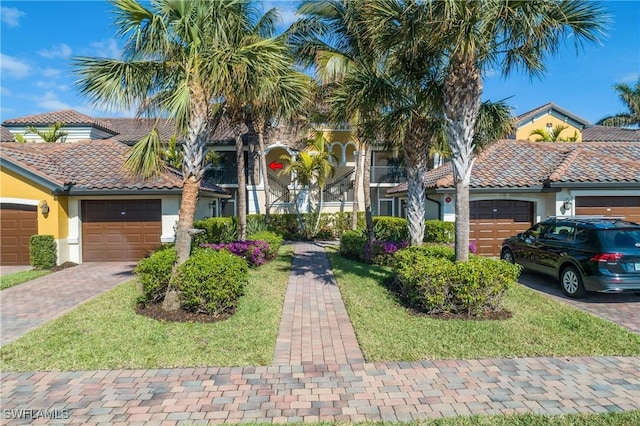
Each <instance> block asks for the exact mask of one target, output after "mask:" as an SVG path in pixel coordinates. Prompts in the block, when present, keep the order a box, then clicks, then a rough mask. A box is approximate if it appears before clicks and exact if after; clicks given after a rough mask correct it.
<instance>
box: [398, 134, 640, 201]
mask: <svg viewBox="0 0 640 426" xmlns="http://www.w3.org/2000/svg"><path fill="white" fill-rule="evenodd" d="M639 158H640V144H638V143H633V142H629V143H625V142H614V143H609V142H573V143H570V142H562V143H554V142H530V141H514V140H501V141H498V142H496V143H494V144H492V145H491V146H489V147H487V148H485V150H484V151H483V152H482V153H481V154H480V155H478V157H477V160H476V162H475V165H474V167H473V170H472V175H471V186H470V187H471V189H472V190H473V189H482V188H487V189H513V190H516V191H517V190H518V189H525V188H528V189H538V188H539V189H542V187H543V186H545V185H547V186H549V185H550V186H562V184H568V183H571V184H576V183H585V184H588V183H596V182H598V183H606V182H624V183H638V185H639V187H640V162H639V161H638V159H639ZM426 183H427V188H432V189H433V188H438V189H453V188H454V180H453V171H452V169H451V164H450V163H447V164H445V165H444V166H442V167H440V168H438V169H434V170H431V171H429V172H428V173H427V174H426ZM406 191H407V184H406V183H403V184H400V185H398V186H396V187H394V188H393V189H391V190H389V191H388V192H387V194H390V195H391V194H396V195H397V194H400V193H404V192H406Z"/></svg>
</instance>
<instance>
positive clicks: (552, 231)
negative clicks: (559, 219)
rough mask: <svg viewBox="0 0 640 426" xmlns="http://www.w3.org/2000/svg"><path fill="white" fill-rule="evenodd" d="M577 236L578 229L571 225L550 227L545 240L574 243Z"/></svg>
mask: <svg viewBox="0 0 640 426" xmlns="http://www.w3.org/2000/svg"><path fill="white" fill-rule="evenodd" d="M575 234H576V228H575V227H573V226H571V225H559V224H556V225H553V226H550V227H549V229H548V230H547V233H546V234H545V238H547V239H550V240H555V241H565V242H573V239H574V237H575Z"/></svg>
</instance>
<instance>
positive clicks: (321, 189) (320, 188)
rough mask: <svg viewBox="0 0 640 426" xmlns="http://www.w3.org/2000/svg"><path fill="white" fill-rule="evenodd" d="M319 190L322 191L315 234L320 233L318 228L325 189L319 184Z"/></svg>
mask: <svg viewBox="0 0 640 426" xmlns="http://www.w3.org/2000/svg"><path fill="white" fill-rule="evenodd" d="M318 191H319V192H320V195H319V197H320V201H319V202H318V217H317V218H316V226H314V229H313V234H314V235H315V234H317V233H318V228H319V227H320V216H321V215H322V201H323V192H324V189H323V188H322V187H321V186H318Z"/></svg>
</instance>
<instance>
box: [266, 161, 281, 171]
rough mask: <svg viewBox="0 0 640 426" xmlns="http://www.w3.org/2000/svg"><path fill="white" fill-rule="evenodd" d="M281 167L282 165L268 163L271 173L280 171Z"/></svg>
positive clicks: (273, 162)
mask: <svg viewBox="0 0 640 426" xmlns="http://www.w3.org/2000/svg"><path fill="white" fill-rule="evenodd" d="M282 167H283V166H282V163H276V162H275V161H272V162H271V163H269V168H270V169H271V170H273V171H276V170H280V169H282Z"/></svg>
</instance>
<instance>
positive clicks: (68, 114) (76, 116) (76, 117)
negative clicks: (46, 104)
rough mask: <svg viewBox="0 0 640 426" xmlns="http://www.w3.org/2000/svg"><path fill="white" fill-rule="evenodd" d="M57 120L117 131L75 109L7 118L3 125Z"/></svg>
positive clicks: (72, 124) (43, 123) (44, 123)
mask: <svg viewBox="0 0 640 426" xmlns="http://www.w3.org/2000/svg"><path fill="white" fill-rule="evenodd" d="M57 122H61V123H64V124H65V125H67V126H86V125H90V126H93V127H97V128H99V129H101V130H104V131H107V132H110V133H113V134H114V135H115V134H116V133H117V132H116V131H115V129H113V128H112V127H111V126H109V124H108V123H105V122H103V121H101V120H99V119H96V118H93V117H89V116H88V115H84V114H81V113H79V112H78V111H74V110H72V109H66V110H62V111H54V112H47V113H44V114H35V115H28V116H26V117H19V118H14V119H10V120H5V121H4V123H2V125H3V126H12V125H19V126H50V125H52V124H54V123H57Z"/></svg>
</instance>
